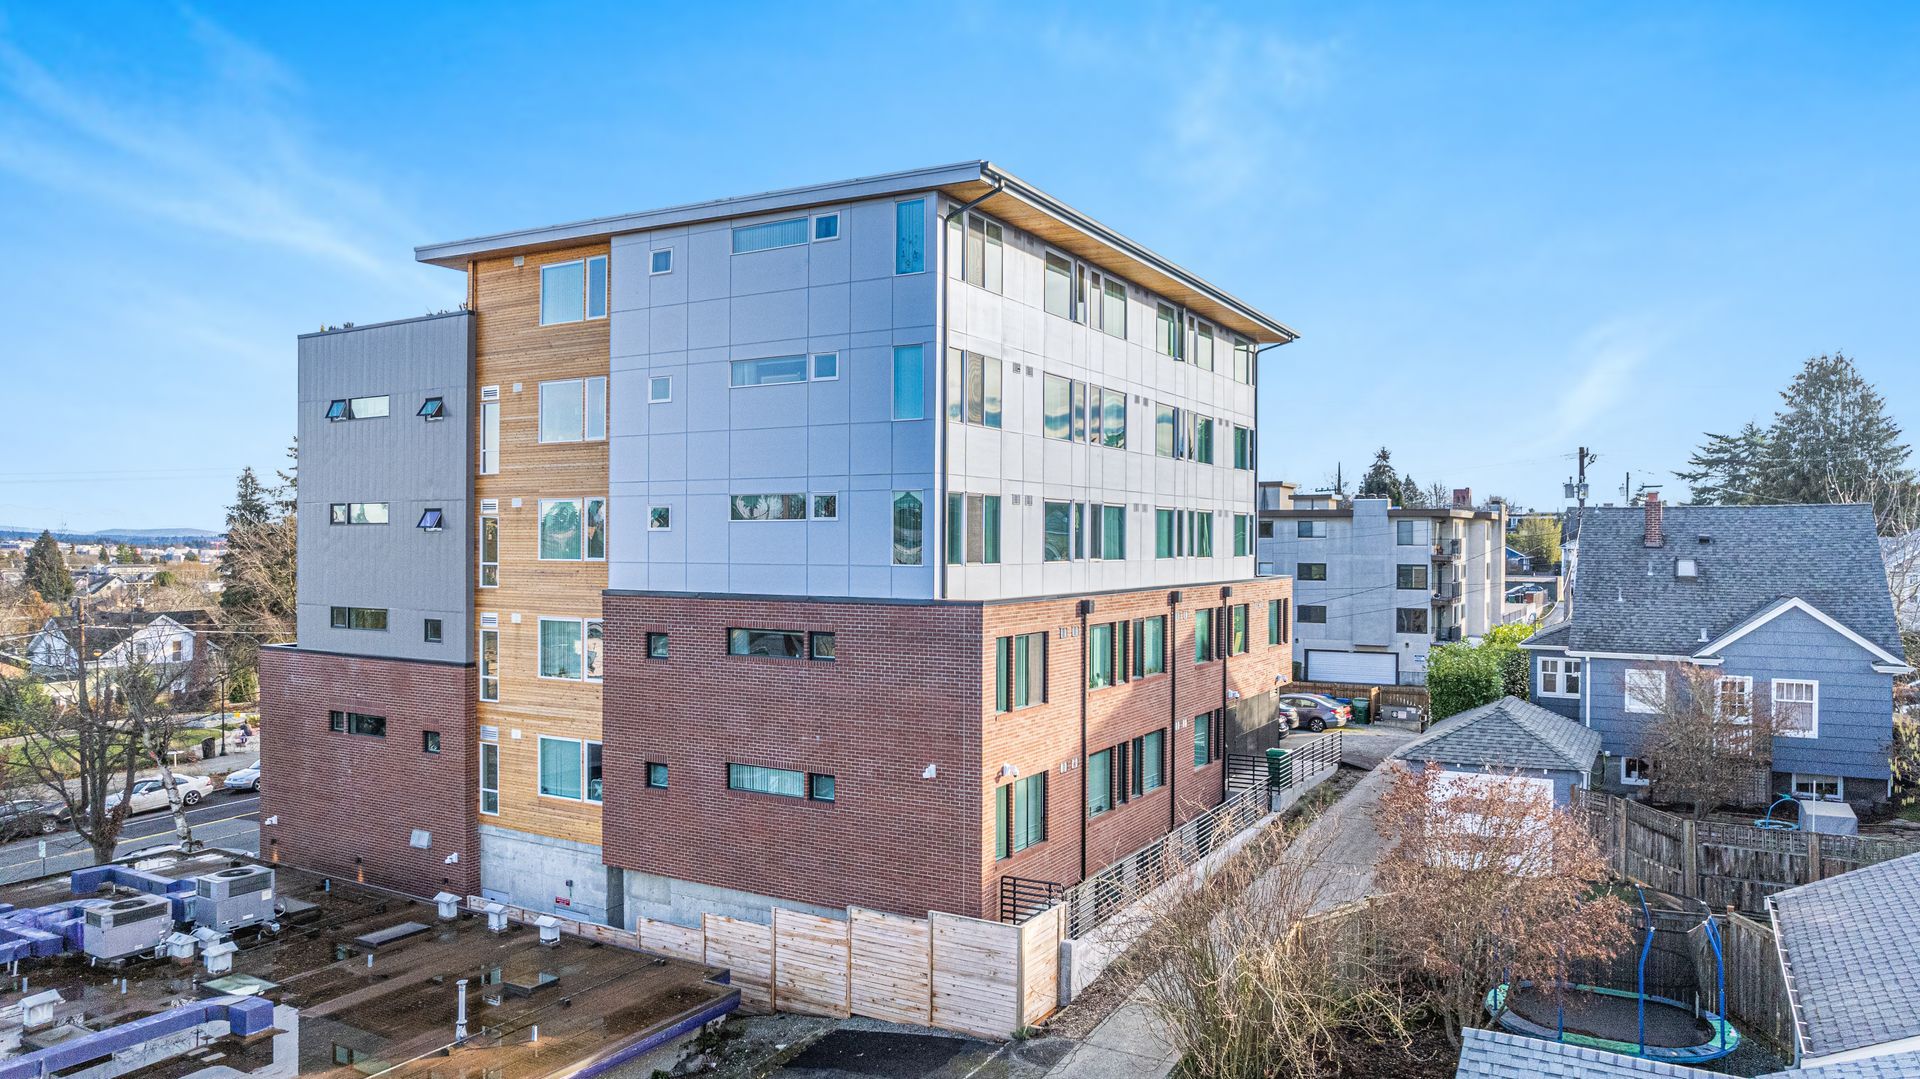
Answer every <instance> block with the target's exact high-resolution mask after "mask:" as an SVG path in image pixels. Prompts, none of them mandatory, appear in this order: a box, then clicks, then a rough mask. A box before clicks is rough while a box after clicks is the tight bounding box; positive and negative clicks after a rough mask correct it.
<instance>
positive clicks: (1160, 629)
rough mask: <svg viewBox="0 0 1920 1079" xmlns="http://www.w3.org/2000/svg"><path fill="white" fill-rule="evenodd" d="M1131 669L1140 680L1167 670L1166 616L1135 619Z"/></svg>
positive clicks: (1158, 615) (1159, 615)
mask: <svg viewBox="0 0 1920 1079" xmlns="http://www.w3.org/2000/svg"><path fill="white" fill-rule="evenodd" d="M1133 669H1134V673H1135V674H1136V675H1138V676H1139V677H1141V678H1146V677H1148V676H1149V675H1155V674H1160V673H1162V672H1163V671H1165V670H1166V669H1167V616H1166V615H1164V614H1156V615H1154V616H1153V617H1151V618H1141V619H1136V620H1135V621H1134V623H1133Z"/></svg>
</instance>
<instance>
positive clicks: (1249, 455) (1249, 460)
mask: <svg viewBox="0 0 1920 1079" xmlns="http://www.w3.org/2000/svg"><path fill="white" fill-rule="evenodd" d="M1209 460H1211V458H1209ZM1233 467H1235V468H1239V469H1245V470H1247V471H1252V469H1253V428H1251V427H1241V426H1240V425H1238V424H1235V425H1234V428H1233Z"/></svg>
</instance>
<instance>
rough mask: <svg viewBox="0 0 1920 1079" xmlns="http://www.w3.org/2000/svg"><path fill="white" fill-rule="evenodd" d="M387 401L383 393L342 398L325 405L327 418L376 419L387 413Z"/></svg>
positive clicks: (423, 413)
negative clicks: (374, 395) (372, 395)
mask: <svg viewBox="0 0 1920 1079" xmlns="http://www.w3.org/2000/svg"><path fill="white" fill-rule="evenodd" d="M433 400H438V398H433ZM388 403H389V402H388V400H387V397H386V395H385V394H381V395H380V396H378V397H347V398H342V399H339V400H336V401H332V402H330V403H329V404H328V405H327V418H328V419H330V420H377V419H380V418H382V417H384V416H386V415H387V407H388ZM421 415H423V416H424V415H426V413H425V412H424V411H423V412H422V413H421Z"/></svg>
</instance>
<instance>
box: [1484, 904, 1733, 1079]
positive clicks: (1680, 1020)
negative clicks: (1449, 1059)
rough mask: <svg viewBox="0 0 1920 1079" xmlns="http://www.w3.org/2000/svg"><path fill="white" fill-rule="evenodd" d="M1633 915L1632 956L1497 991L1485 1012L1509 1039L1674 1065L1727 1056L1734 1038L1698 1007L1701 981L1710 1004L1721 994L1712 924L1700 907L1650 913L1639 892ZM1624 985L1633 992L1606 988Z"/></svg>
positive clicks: (1721, 1021)
mask: <svg viewBox="0 0 1920 1079" xmlns="http://www.w3.org/2000/svg"><path fill="white" fill-rule="evenodd" d="M1640 913H1641V930H1642V932H1641V937H1640V946H1639V947H1638V948H1637V949H1635V950H1634V951H1633V952H1632V953H1630V954H1628V955H1625V956H1622V957H1621V959H1620V960H1619V961H1617V962H1615V963H1611V964H1608V965H1606V966H1605V967H1588V968H1587V969H1583V970H1580V971H1578V972H1575V971H1569V972H1568V974H1569V975H1570V976H1569V977H1567V978H1565V979H1563V980H1560V981H1556V982H1547V983H1545V984H1539V985H1536V984H1535V983H1534V982H1531V981H1526V980H1521V981H1510V982H1507V983H1503V984H1501V985H1497V986H1495V987H1494V988H1493V989H1491V990H1489V991H1488V993H1487V1002H1486V1003H1487V1011H1488V1012H1490V1013H1492V1014H1493V1016H1494V1017H1495V1018H1496V1020H1497V1021H1498V1022H1499V1024H1500V1025H1501V1026H1502V1027H1504V1028H1506V1029H1507V1030H1510V1031H1513V1032H1514V1033H1516V1034H1525V1035H1527V1036H1529V1037H1534V1038H1543V1039H1546V1040H1548V1041H1562V1042H1566V1043H1568V1044H1571V1045H1583V1046H1587V1047H1590V1048H1594V1049H1604V1050H1607V1051H1608V1052H1614V1053H1623V1054H1626V1055H1629V1056H1638V1057H1644V1058H1646V1059H1649V1060H1659V1061H1665V1062H1667V1063H1672V1064H1700V1063H1704V1062H1706V1061H1711V1060H1718V1059H1720V1058H1721V1057H1724V1056H1727V1055H1728V1054H1730V1053H1732V1052H1733V1051H1734V1050H1735V1049H1737V1048H1738V1047H1739V1045H1740V1032H1739V1031H1738V1030H1736V1029H1734V1026H1733V1024H1731V1023H1729V1022H1727V1020H1726V1019H1725V1018H1724V1017H1722V1016H1720V1015H1718V1014H1716V1013H1714V1012H1713V1011H1712V1010H1710V1009H1709V1008H1708V1007H1706V1005H1705V1002H1704V1001H1703V997H1708V994H1707V993H1706V992H1704V991H1703V983H1704V984H1705V985H1706V986H1708V987H1710V988H1711V990H1712V995H1711V997H1710V998H1708V999H1710V1000H1712V1001H1718V1000H1719V999H1721V996H1722V995H1723V994H1724V992H1725V989H1726V976H1725V967H1724V963H1723V961H1722V956H1721V951H1720V934H1719V931H1718V929H1717V928H1716V927H1715V926H1714V924H1713V919H1712V917H1711V916H1710V915H1709V914H1708V913H1707V911H1706V909H1705V907H1704V906H1702V907H1701V908H1700V909H1698V910H1692V909H1688V908H1687V907H1686V906H1685V905H1682V906H1681V907H1679V908H1664V907H1663V908H1655V907H1651V906H1649V905H1648V903H1647V901H1646V896H1645V894H1644V893H1642V895H1641V897H1640ZM1603 981H1604V982H1609V983H1612V984H1611V985H1603V984H1599V983H1601V982H1603ZM1623 983H1628V984H1631V985H1632V986H1633V988H1629V989H1622V988H1613V987H1612V986H1613V985H1619V984H1623Z"/></svg>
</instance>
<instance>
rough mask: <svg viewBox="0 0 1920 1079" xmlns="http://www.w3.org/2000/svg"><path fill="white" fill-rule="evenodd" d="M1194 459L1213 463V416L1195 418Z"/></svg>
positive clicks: (1204, 462) (1203, 462)
mask: <svg viewBox="0 0 1920 1079" xmlns="http://www.w3.org/2000/svg"><path fill="white" fill-rule="evenodd" d="M1193 459H1194V460H1196V461H1198V462H1200V463H1201V464H1203V465H1210V464H1212V463H1213V417H1211V416H1195V417H1194V419H1193Z"/></svg>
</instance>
